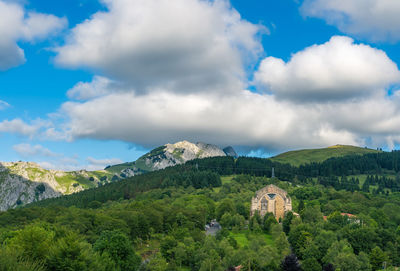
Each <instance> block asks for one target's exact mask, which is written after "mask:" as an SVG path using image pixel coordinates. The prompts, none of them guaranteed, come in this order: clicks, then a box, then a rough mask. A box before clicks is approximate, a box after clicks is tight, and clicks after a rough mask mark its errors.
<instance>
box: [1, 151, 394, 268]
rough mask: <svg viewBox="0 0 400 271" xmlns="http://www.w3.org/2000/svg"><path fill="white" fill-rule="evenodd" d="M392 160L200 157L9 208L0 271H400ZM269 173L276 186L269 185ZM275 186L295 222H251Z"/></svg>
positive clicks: (288, 219)
mask: <svg viewBox="0 0 400 271" xmlns="http://www.w3.org/2000/svg"><path fill="white" fill-rule="evenodd" d="M398 156H399V152H391V153H379V154H378V155H377V154H367V155H364V156H348V157H344V158H332V159H329V160H327V161H325V162H323V163H313V164H308V165H304V166H302V167H292V166H290V165H287V164H286V165H285V164H280V163H276V162H272V161H271V160H268V159H258V158H243V157H242V158H238V159H234V158H231V157H219V158H216V157H215V158H208V159H199V160H193V161H190V162H188V163H186V164H185V165H180V166H175V167H170V168H167V169H164V170H160V171H156V172H152V173H148V174H144V175H140V176H135V177H132V178H128V179H126V180H123V181H120V182H114V183H111V184H107V185H104V186H102V187H99V188H96V189H89V190H86V191H83V192H80V193H77V194H73V195H69V196H63V197H60V198H56V199H49V200H45V201H41V202H37V203H34V204H32V205H30V206H28V207H25V208H18V209H15V210H9V211H8V212H3V213H0V233H1V234H0V242H1V243H2V247H1V252H0V266H1V268H3V269H0V270H221V271H222V270H230V269H229V268H233V267H236V266H242V270H299V269H287V268H289V267H290V266H291V267H293V266H296V265H300V264H301V266H302V269H303V270H305V271H307V270H322V269H323V268H324V270H337V269H340V270H341V271H347V270H348V271H350V270H351V271H354V270H355V271H357V270H360V271H361V270H378V269H379V270H380V269H382V266H386V268H394V267H396V266H399V265H400V228H399V225H400V215H399V214H400V193H399V192H397V188H396V187H398V179H397V178H396V176H397V173H398V171H399V168H398V164H397V161H398V160H397V158H398ZM272 168H274V169H275V173H276V176H277V178H273V179H271V178H269V177H270V176H271V171H272ZM271 183H273V184H275V185H278V186H279V187H281V188H283V189H285V190H286V191H288V193H289V195H290V196H291V197H292V201H293V209H294V211H295V212H297V213H299V214H300V217H299V218H297V217H296V216H294V215H293V214H292V213H288V214H287V215H286V216H285V218H284V219H283V220H282V221H281V223H277V221H276V220H275V218H274V217H273V216H269V215H267V216H265V217H264V218H261V217H259V216H257V215H256V216H254V217H252V218H250V217H249V211H250V200H251V198H252V197H253V196H254V194H255V192H256V191H257V190H258V189H260V188H262V187H264V186H265V185H267V184H271ZM366 183H367V185H368V189H367V188H366V186H367V185H366ZM389 186H391V188H389ZM380 187H381V188H380ZM212 219H217V221H219V222H220V224H221V225H222V230H221V231H219V232H218V234H217V235H216V236H215V237H213V236H207V235H206V234H205V230H204V226H205V224H206V223H208V222H209V221H211V220H212ZM288 266H289V267H288ZM285 268H286V269H285Z"/></svg>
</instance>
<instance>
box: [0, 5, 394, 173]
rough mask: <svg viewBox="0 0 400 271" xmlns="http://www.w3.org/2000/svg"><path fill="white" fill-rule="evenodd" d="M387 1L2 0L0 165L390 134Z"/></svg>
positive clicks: (70, 165) (378, 139) (62, 164)
mask: <svg viewBox="0 0 400 271" xmlns="http://www.w3.org/2000/svg"><path fill="white" fill-rule="evenodd" d="M398 14H400V2H399V1H398V0H263V1H260V0H231V1H228V0H214V1H212V0H58V1H51V0H0V36H1V39H0V149H1V152H0V161H18V160H22V161H34V162H37V163H39V164H40V165H41V166H43V167H45V168H48V169H62V170H77V169H82V168H85V169H88V170H96V169H101V168H103V167H105V166H106V165H110V164H116V163H121V162H125V161H134V160H136V159H137V158H138V157H140V156H141V155H143V154H144V153H146V152H147V151H148V150H150V149H152V148H155V147H157V146H160V145H163V144H166V143H174V142H177V141H181V140H188V141H191V142H206V143H211V144H216V145H218V146H220V147H226V146H228V145H231V146H233V147H235V149H237V150H238V152H239V153H240V154H241V155H252V156H261V157H268V156H271V155H274V154H277V153H279V152H283V151H287V150H293V149H301V148H318V147H326V146H331V145H335V144H349V145H357V146H361V147H364V146H367V147H370V148H383V149H385V150H392V149H396V148H398V146H399V143H400V91H399V90H400V70H399V67H398V65H399V63H400V43H399V42H400V17H399V16H398Z"/></svg>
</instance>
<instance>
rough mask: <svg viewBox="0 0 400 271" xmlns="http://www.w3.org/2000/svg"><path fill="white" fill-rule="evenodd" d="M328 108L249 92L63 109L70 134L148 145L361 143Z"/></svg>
mask: <svg viewBox="0 0 400 271" xmlns="http://www.w3.org/2000/svg"><path fill="white" fill-rule="evenodd" d="M324 111H325V110H324V108H318V107H316V106H303V105H294V104H290V103H287V102H281V101H277V100H276V99H275V98H274V97H273V96H269V95H263V94H256V93H251V92H249V91H242V92H240V93H237V94H235V95H231V96H229V97H221V96H219V95H212V94H196V95H194V94H192V95H180V94H173V93H169V92H159V93H151V94H147V95H139V96H135V95H134V94H131V93H125V94H112V95H108V96H104V97H101V98H97V99H94V100H91V101H88V102H85V103H73V102H69V103H66V104H64V106H63V108H62V112H64V113H65V114H66V115H68V116H69V117H70V123H69V124H68V126H69V130H68V133H70V135H71V137H73V138H96V139H100V140H107V139H119V140H123V141H127V142H135V143H138V144H141V145H146V146H155V145H160V144H165V143H166V142H175V141H178V140H182V139H187V140H191V141H195V142H196V141H205V142H211V143H214V144H220V145H224V146H225V145H242V146H265V147H270V148H276V149H279V148H287V147H295V146H296V147H297V146H309V147H310V146H315V145H318V146H325V145H330V144H336V143H337V142H340V143H347V144H357V140H358V139H357V137H356V135H355V134H353V133H352V132H349V131H348V130H344V129H343V130H342V129H341V128H340V127H337V128H336V127H333V124H331V123H330V121H329V120H327V119H325V118H324V116H326V114H327V112H324Z"/></svg>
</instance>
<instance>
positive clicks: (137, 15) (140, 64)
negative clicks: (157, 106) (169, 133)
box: [56, 0, 266, 93]
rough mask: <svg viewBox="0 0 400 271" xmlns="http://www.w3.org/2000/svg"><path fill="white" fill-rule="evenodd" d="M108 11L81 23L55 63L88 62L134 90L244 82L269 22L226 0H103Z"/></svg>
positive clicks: (192, 88)
mask: <svg viewBox="0 0 400 271" xmlns="http://www.w3.org/2000/svg"><path fill="white" fill-rule="evenodd" d="M104 3H105V4H106V7H107V9H108V10H107V11H102V12H98V13H96V14H94V15H93V16H92V17H91V19H90V20H86V21H84V22H83V23H81V24H79V25H78V26H76V27H75V28H74V29H73V30H72V32H71V34H70V36H69V38H68V39H67V43H66V44H65V45H64V46H62V47H60V48H57V49H56V51H57V52H58V55H57V57H56V62H57V63H58V64H59V65H62V66H65V67H71V68H77V67H86V68H90V69H92V70H94V71H100V72H102V73H103V74H105V75H106V76H108V77H111V78H112V79H116V80H120V81H123V82H124V83H125V84H127V85H129V86H131V87H133V88H134V89H135V90H136V91H139V92H146V91H151V90H153V89H157V88H165V87H167V88H168V89H170V90H171V91H176V92H185V93H186V92H196V91H202V92H204V91H209V92H213V91H222V90H225V91H227V92H229V91H231V90H232V89H237V88H238V86H239V87H241V86H242V85H243V84H242V82H243V80H244V72H243V68H242V64H243V61H244V59H246V61H247V60H248V59H251V58H252V57H256V56H257V55H258V54H259V53H261V52H262V46H261V44H260V42H259V39H258V38H257V37H258V35H259V34H260V32H263V31H265V30H266V28H265V27H262V26H259V25H254V24H251V23H249V22H247V21H245V20H243V19H242V18H241V17H240V14H239V13H238V12H237V11H236V10H235V9H232V8H231V7H230V5H229V3H228V2H227V1H222V0H216V1H199V0H174V1H170V0H112V1H111V0H105V1H104Z"/></svg>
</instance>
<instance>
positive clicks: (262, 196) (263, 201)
mask: <svg viewBox="0 0 400 271" xmlns="http://www.w3.org/2000/svg"><path fill="white" fill-rule="evenodd" d="M291 210H292V200H291V199H290V197H289V196H288V194H287V192H286V191H285V190H283V189H281V188H279V187H277V186H276V185H273V184H271V185H267V186H266V187H264V188H262V189H260V190H258V191H257V192H256V195H255V197H253V198H252V199H251V210H250V215H251V216H253V215H254V214H255V213H256V211H258V213H259V214H260V216H261V217H263V216H265V214H266V213H273V214H274V216H275V218H276V220H279V219H280V218H282V219H283V217H284V216H285V213H286V212H288V211H291Z"/></svg>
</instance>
